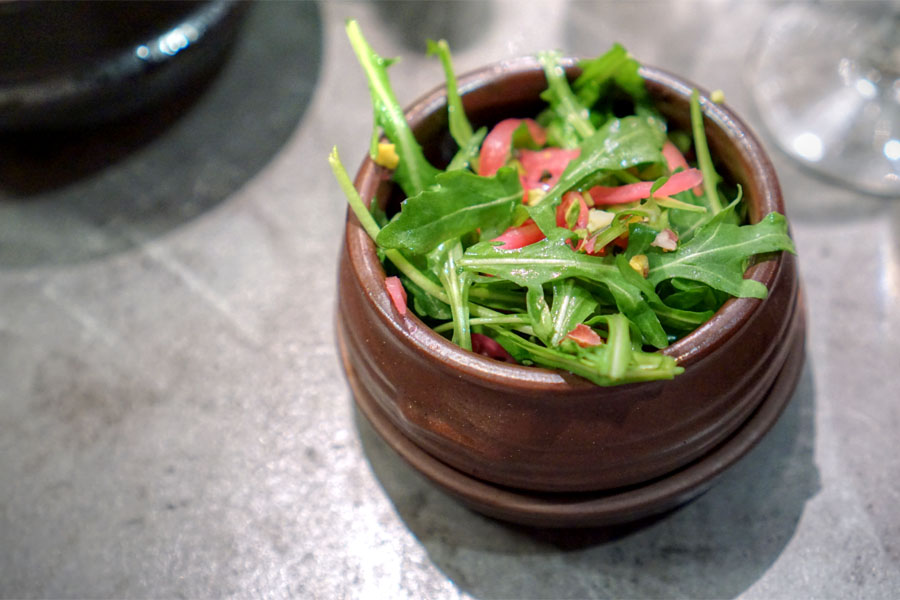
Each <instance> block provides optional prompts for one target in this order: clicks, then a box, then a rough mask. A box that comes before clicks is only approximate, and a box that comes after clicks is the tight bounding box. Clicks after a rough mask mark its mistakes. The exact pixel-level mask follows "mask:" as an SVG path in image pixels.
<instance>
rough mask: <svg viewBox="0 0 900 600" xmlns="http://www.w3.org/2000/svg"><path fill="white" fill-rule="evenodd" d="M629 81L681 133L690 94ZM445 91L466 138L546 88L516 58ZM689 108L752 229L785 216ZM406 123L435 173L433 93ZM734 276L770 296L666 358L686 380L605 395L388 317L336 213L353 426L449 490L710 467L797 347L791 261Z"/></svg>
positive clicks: (746, 142) (563, 488) (579, 487)
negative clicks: (406, 456) (459, 104)
mask: <svg viewBox="0 0 900 600" xmlns="http://www.w3.org/2000/svg"><path fill="white" fill-rule="evenodd" d="M567 64H568V67H567V70H568V72H569V75H570V76H574V75H575V74H577V68H576V67H575V66H574V61H569V62H568V63H567ZM642 74H643V75H644V77H645V79H646V81H647V87H648V90H649V92H650V94H651V96H652V97H653V98H654V100H655V102H656V103H657V105H658V107H659V109H660V111H661V112H662V113H663V114H664V115H665V117H666V118H667V119H668V120H669V123H670V127H674V128H678V129H684V130H686V131H689V130H690V117H689V108H688V106H689V105H688V99H689V96H690V90H691V87H692V86H690V85H689V84H687V83H685V82H683V81H681V80H679V79H677V78H675V77H673V76H671V75H669V74H666V73H664V72H662V71H659V70H656V69H652V68H647V67H645V68H643V70H642ZM459 84H460V90H461V92H462V94H463V101H464V104H465V107H466V111H467V114H468V115H469V118H470V119H471V121H472V122H473V125H476V126H480V125H490V124H492V123H494V122H496V121H498V120H500V119H501V118H505V117H510V116H533V115H534V114H536V112H537V111H538V110H539V108H540V106H541V102H540V100H539V97H538V96H539V94H540V92H541V91H543V90H544V88H545V85H546V82H545V79H544V75H543V72H542V70H541V68H540V66H539V65H538V64H537V62H536V61H534V60H532V59H518V60H515V61H507V62H503V63H499V64H497V65H494V66H491V67H488V68H486V69H483V70H480V71H477V72H474V73H472V74H469V75H467V76H464V77H461V78H460V79H459ZM702 106H703V111H704V114H705V119H706V135H707V137H708V141H709V145H710V148H711V150H712V153H713V155H714V156H715V157H717V160H718V168H719V170H720V172H721V173H722V174H723V175H725V176H726V177H727V178H729V179H731V180H732V181H734V182H735V183H739V184H740V185H741V186H742V188H743V192H744V199H745V201H746V202H747V204H748V206H749V209H750V210H749V215H750V220H751V221H752V222H756V221H757V220H759V219H760V218H761V217H762V216H764V215H766V214H767V213H769V212H771V211H777V212H780V213H784V212H785V208H784V205H783V201H782V197H781V191H780V188H779V185H778V181H777V179H776V176H775V173H774V170H773V168H772V165H771V164H770V162H769V160H768V158H767V157H766V156H765V154H764V152H763V150H762V148H761V146H760V145H759V143H758V142H757V141H756V139H755V138H754V136H753V135H752V133H751V132H750V131H749V130H748V128H747V127H746V126H745V125H744V124H743V123H742V122H741V121H740V119H738V118H737V117H736V116H735V115H734V114H733V113H732V112H731V111H729V110H728V109H727V108H725V107H724V106H720V105H716V104H713V103H712V102H710V101H708V100H707V99H706V98H705V97H704V98H703V99H702ZM407 118H408V120H409V122H410V124H411V126H412V128H413V130H414V132H415V134H416V136H417V138H418V139H419V141H420V143H421V144H422V145H423V147H424V148H425V151H426V154H427V155H428V156H429V158H430V159H431V160H432V161H433V162H435V163H436V164H440V163H442V162H446V161H447V160H448V158H449V155H450V153H452V151H453V149H454V147H453V144H452V141H451V140H450V137H449V134H448V132H447V117H446V105H445V96H444V89H443V88H438V89H436V90H434V91H433V92H431V93H430V94H428V95H426V96H425V97H423V98H422V99H420V100H419V101H418V102H416V103H415V104H414V105H413V106H412V108H410V109H409V110H408V112H407ZM356 186H357V189H358V190H359V191H360V194H361V195H362V197H363V199H364V200H365V201H366V202H369V201H370V199H372V198H375V199H376V201H378V202H383V203H386V202H389V201H396V199H397V191H396V189H395V186H394V185H393V184H392V183H391V182H390V180H389V178H388V177H387V174H386V173H385V172H384V171H383V170H382V169H381V168H379V167H377V166H376V165H375V164H374V163H373V162H372V161H371V160H369V159H368V158H367V159H366V160H365V161H364V162H363V164H362V166H361V168H360V170H359V173H358V175H357V178H356ZM745 276H746V277H752V278H753V279H755V280H757V281H760V282H762V283H764V284H765V285H766V287H767V288H768V289H769V296H768V298H767V299H766V300H764V301H761V300H755V299H733V300H730V301H728V302H727V303H726V304H725V305H724V306H723V307H722V308H721V309H720V310H719V311H718V312H717V313H716V314H715V316H714V317H713V318H712V319H711V320H710V321H709V322H707V323H706V324H705V325H703V326H702V327H700V328H699V329H697V330H696V331H694V332H693V333H691V334H690V335H688V336H686V337H684V338H683V339H681V340H679V341H678V342H676V343H675V344H673V345H672V346H670V347H669V348H667V349H666V350H665V352H666V353H667V354H669V355H671V356H673V357H675V358H676V359H677V361H678V363H679V364H681V365H682V366H684V367H685V372H684V373H683V374H682V375H679V376H677V377H676V378H675V379H674V380H672V381H659V382H649V383H636V384H627V385H622V386H618V387H609V388H604V387H598V386H595V385H594V384H592V383H589V382H587V381H585V380H583V379H581V378H579V377H576V376H573V375H571V374H568V373H565V372H558V371H551V370H546V369H541V368H536V367H524V366H517V365H509V364H505V363H500V362H497V361H494V360H492V359H489V358H485V357H482V356H479V355H476V354H473V353H470V352H467V351H464V350H462V349H460V348H459V347H457V346H455V345H454V344H452V343H451V342H449V341H447V340H446V339H444V338H443V337H441V336H440V335H438V334H435V333H434V332H433V331H431V330H430V329H429V328H428V327H427V326H426V325H425V324H423V323H422V321H420V320H419V319H418V318H417V317H416V316H415V315H413V314H411V313H407V314H406V315H405V316H400V315H399V313H398V312H397V311H396V310H395V308H394V307H393V305H392V304H391V301H390V299H389V298H388V295H387V293H386V291H385V286H384V278H385V275H384V271H383V269H382V267H381V264H380V263H379V261H378V259H377V257H376V255H375V252H374V245H373V243H372V241H371V240H370V239H369V238H368V236H367V235H366V233H365V232H364V231H363V229H362V228H361V227H360V225H359V223H358V222H357V220H356V219H355V218H354V217H353V216H352V215H350V216H349V217H348V220H347V227H346V238H345V244H344V247H343V251H342V254H341V259H340V272H339V301H338V313H337V324H338V335H339V340H340V344H341V351H342V358H343V361H344V365H345V368H346V369H347V372H348V375H350V377H349V379H350V382H351V385H352V387H353V392H354V395H355V397H356V399H357V402H358V404H359V405H360V407H361V408H362V409H363V413H364V414H369V415H371V414H373V411H377V412H378V414H379V416H380V418H382V419H384V420H386V421H387V422H389V423H390V424H391V426H392V427H394V428H396V431H398V432H399V433H400V434H401V435H402V436H404V438H405V440H408V441H409V442H410V443H411V444H413V445H414V446H415V447H416V448H418V449H421V450H422V451H424V453H426V455H428V456H430V457H432V458H434V459H436V460H437V461H439V462H440V463H443V465H446V466H449V467H450V468H452V469H454V470H455V471H457V472H459V473H460V474H461V476H462V477H468V478H472V479H473V480H480V482H481V483H487V484H489V485H494V486H499V487H503V488H514V489H518V490H525V491H531V492H597V491H602V490H612V489H617V488H622V487H623V486H634V485H636V484H641V483H642V482H648V481H650V480H654V479H658V478H661V477H663V476H666V475H667V474H671V473H674V472H675V471H677V470H678V469H681V468H684V467H685V466H686V465H689V464H691V463H692V462H696V461H698V460H699V459H702V458H703V457H704V456H707V455H710V453H711V452H713V451H714V450H715V449H716V448H717V447H718V446H720V445H721V444H723V443H724V442H725V441H726V440H727V439H728V438H729V436H732V435H733V434H735V432H736V431H738V430H739V428H741V427H742V425H743V424H744V423H745V422H746V421H747V420H748V419H749V418H750V417H751V415H752V414H753V413H754V411H756V410H757V408H758V407H759V406H760V405H761V403H762V402H763V401H764V400H766V399H767V398H768V397H769V395H770V393H771V390H772V389H773V382H775V380H776V377H778V376H779V375H780V374H782V370H783V367H784V365H785V363H786V361H787V359H788V356H789V354H790V353H791V352H794V353H796V352H797V351H798V350H797V348H802V339H800V338H802V336H803V335H804V331H803V326H802V322H803V318H802V317H803V315H802V309H801V308H800V302H799V284H798V276H797V266H796V261H795V259H794V257H793V256H792V255H790V254H787V253H785V254H783V255H780V256H778V257H777V258H773V259H770V260H766V261H764V262H759V263H758V264H755V265H753V266H752V267H750V268H749V269H748V271H747V273H746V275H745ZM798 339H800V343H799V344H798ZM792 348H793V350H792ZM800 363H802V361H797V360H793V361H792V362H791V364H792V365H799V364H800ZM792 369H793V372H792V373H791V374H790V379H789V385H787V386H785V385H784V384H782V385H781V386H780V387H779V390H780V391H779V394H780V395H781V396H782V397H784V396H785V394H787V395H788V396H789V395H790V393H791V392H792V390H793V387H794V385H795V383H796V376H795V375H796V372H799V366H794V367H792ZM782 379H784V377H782ZM782 399H783V398H782ZM760 435H761V434H760ZM426 474H427V473H426Z"/></svg>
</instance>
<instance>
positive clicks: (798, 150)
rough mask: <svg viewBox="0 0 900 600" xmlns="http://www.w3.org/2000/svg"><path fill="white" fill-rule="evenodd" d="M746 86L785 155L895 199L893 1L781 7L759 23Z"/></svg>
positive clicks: (899, 94)
mask: <svg viewBox="0 0 900 600" xmlns="http://www.w3.org/2000/svg"><path fill="white" fill-rule="evenodd" d="M750 67H751V68H750V69H749V84H750V88H751V92H752V94H753V98H754V100H755V102H756V105H757V108H758V109H759V113H760V117H761V118H762V120H763V123H764V124H765V126H766V128H767V129H768V132H769V134H770V135H771V136H772V138H774V140H775V141H776V143H777V144H778V145H779V146H780V147H781V149H782V150H784V151H785V152H786V153H788V154H789V155H791V156H793V157H794V158H796V159H797V160H799V161H801V162H802V163H804V164H805V165H807V166H809V167H810V168H812V169H814V170H816V171H817V172H819V173H821V174H823V175H826V176H827V177H830V178H833V179H836V180H838V181H841V182H843V183H844V184H847V185H849V186H851V187H853V188H855V189H859V190H863V191H867V192H871V193H875V194H882V195H888V196H898V197H900V2H853V3H850V4H848V5H835V4H829V3H816V2H811V3H801V4H796V3H792V4H787V5H785V6H783V7H781V8H780V9H779V10H777V11H775V12H774V13H773V15H772V16H771V17H770V19H769V20H768V21H767V22H766V24H765V25H764V27H763V29H762V31H761V33H760V35H759V38H758V39H757V43H756V44H755V46H754V48H753V51H752V53H751V64H750Z"/></svg>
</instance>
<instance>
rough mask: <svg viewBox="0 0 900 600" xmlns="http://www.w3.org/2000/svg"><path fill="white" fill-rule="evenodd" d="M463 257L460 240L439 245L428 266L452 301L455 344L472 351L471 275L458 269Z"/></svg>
mask: <svg viewBox="0 0 900 600" xmlns="http://www.w3.org/2000/svg"><path fill="white" fill-rule="evenodd" d="M461 257H462V244H461V243H460V241H459V239H455V240H451V241H448V242H445V243H443V244H441V245H439V246H438V247H437V248H435V249H434V250H432V251H431V252H430V253H429V254H428V266H429V268H430V269H431V271H432V272H433V273H435V274H436V275H437V277H438V279H439V280H440V282H441V285H443V286H444V291H445V292H446V293H447V297H448V299H449V300H450V303H449V304H450V312H451V314H452V316H453V342H454V343H455V344H457V345H459V346H460V347H462V348H464V349H466V350H471V349H472V337H471V331H470V330H469V299H468V295H469V285H470V284H471V275H470V274H469V273H467V272H465V271H461V270H460V269H457V262H458V261H459V259H460V258H461Z"/></svg>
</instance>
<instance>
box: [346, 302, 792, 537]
mask: <svg viewBox="0 0 900 600" xmlns="http://www.w3.org/2000/svg"><path fill="white" fill-rule="evenodd" d="M798 304H800V306H801V307H802V303H798ZM337 329H338V344H339V347H340V351H341V358H342V362H343V364H344V369H345V372H346V374H347V380H348V381H349V383H350V387H351V389H352V391H353V396H354V398H355V401H356V404H357V406H358V407H359V409H360V412H362V414H363V415H364V416H365V417H366V419H367V420H368V421H369V422H370V423H371V425H372V427H373V429H374V430H375V431H376V432H377V433H378V435H380V436H381V438H382V439H383V440H384V441H385V442H386V443H387V444H388V446H390V447H391V448H392V449H393V450H394V451H395V452H396V453H397V454H399V455H400V456H401V457H402V458H403V459H404V460H406V462H408V463H409V464H410V465H411V466H412V467H413V468H414V469H416V470H417V471H419V472H420V473H421V474H423V475H424V476H425V477H426V478H427V479H429V480H430V481H431V482H432V483H434V484H435V485H437V486H438V487H439V488H441V489H442V490H443V491H445V492H446V493H448V494H450V495H451V496H453V497H455V498H457V499H458V500H459V501H461V502H462V503H463V504H465V505H466V506H468V507H469V508H471V509H472V510H474V511H476V512H479V513H481V514H484V515H487V516H489V517H493V518H496V519H499V520H502V521H508V522H512V523H519V524H523V525H531V526H537V527H596V526H606V525H616V524H622V523H627V522H630V521H636V520H638V519H642V518H645V517H649V516H653V515H657V514H660V513H663V512H665V511H668V510H671V509H674V508H676V507H678V506H681V505H683V504H685V503H687V502H689V501H691V500H693V499H695V498H696V497H698V496H699V495H701V494H702V493H703V492H705V491H706V490H707V489H709V488H710V487H711V486H712V484H713V483H714V480H715V479H716V478H717V477H718V476H719V475H721V474H722V473H723V472H724V471H725V469H727V468H728V467H729V466H731V465H732V464H734V463H735V462H737V461H738V459H740V458H741V457H743V456H744V455H745V454H746V453H747V452H748V451H749V450H750V449H751V448H753V446H755V445H756V443H757V442H758V441H759V440H760V439H762V437H763V436H764V435H765V434H766V433H767V432H768V431H769V429H770V428H771V427H772V426H773V425H774V424H775V422H776V421H777V420H778V417H779V416H780V415H781V413H782V411H783V410H784V408H785V406H787V404H788V402H789V401H790V399H791V397H792V395H793V392H794V389H795V388H796V387H797V383H798V381H799V379H800V374H801V372H802V370H803V364H804V356H805V353H804V346H805V339H806V327H805V320H804V319H803V317H802V309H801V313H800V315H798V318H796V319H795V320H794V326H793V331H791V333H790V335H789V342H788V344H789V347H790V350H789V352H788V357H787V360H786V361H785V363H784V366H783V367H782V369H781V371H780V372H779V374H778V376H777V377H776V379H775V382H774V383H773V384H772V387H771V388H770V390H769V392H768V394H767V395H766V397H765V398H764V400H763V401H762V403H761V404H760V405H759V407H758V408H757V409H756V411H755V412H754V413H753V414H752V415H751V416H750V417H749V418H748V419H747V421H745V422H744V424H743V425H741V427H740V428H739V429H738V430H737V431H736V432H735V433H734V434H732V435H731V436H730V437H729V438H728V439H727V440H725V441H724V442H723V443H721V444H720V445H719V446H717V447H716V448H715V449H714V450H712V451H711V452H709V453H708V454H706V455H705V456H704V457H702V458H700V459H699V460H697V461H695V462H693V463H691V464H689V465H687V466H686V467H683V468H681V469H679V470H677V471H675V472H673V473H670V474H668V475H665V476H663V477H660V478H658V479H655V480H653V481H649V482H646V483H643V484H639V485H635V486H631V487H628V488H621V489H617V490H604V491H602V492H596V493H592V492H585V493H558V494H552V493H534V492H527V491H522V490H516V489H512V488H507V487H502V486H496V485H493V484H491V483H490V482H487V481H483V480H480V479H475V478H473V477H470V476H468V475H466V474H464V473H461V472H460V471H457V470H456V469H454V468H452V467H450V466H448V465H446V464H444V463H443V462H441V461H439V460H437V459H435V458H434V457H432V456H431V455H430V454H428V453H426V452H425V451H423V450H422V449H420V448H419V447H418V446H416V445H415V444H413V442H412V441H410V440H409V439H408V438H407V437H406V436H404V435H403V434H402V433H401V432H400V430H399V429H398V428H397V427H396V426H395V425H393V424H392V423H391V422H390V419H389V418H388V416H387V415H386V414H385V413H384V412H383V410H382V409H381V408H380V407H379V406H378V404H377V403H376V402H375V401H374V400H373V399H372V398H371V396H370V395H369V394H368V393H367V392H366V390H365V389H363V388H362V387H361V386H360V384H359V381H358V380H357V378H356V377H355V374H354V370H353V365H352V364H351V363H350V362H349V361H348V360H347V356H346V351H345V346H344V332H343V326H342V324H341V323H340V322H339V323H338V328H337Z"/></svg>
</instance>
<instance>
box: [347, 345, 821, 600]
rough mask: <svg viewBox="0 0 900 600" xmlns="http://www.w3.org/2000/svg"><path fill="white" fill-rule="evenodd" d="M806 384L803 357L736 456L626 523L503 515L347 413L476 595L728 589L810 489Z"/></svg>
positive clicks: (772, 552)
mask: <svg viewBox="0 0 900 600" xmlns="http://www.w3.org/2000/svg"><path fill="white" fill-rule="evenodd" d="M814 410H815V389H814V384H813V377H812V370H811V366H810V364H809V363H808V362H807V364H806V366H805V368H804V371H803V374H802V377H801V380H800V383H799V385H798V388H797V390H796V392H795V393H794V397H793V398H792V401H791V402H790V403H789V404H788V406H787V408H786V409H785V412H784V413H783V414H782V416H781V418H780V419H779V421H778V422H777V423H776V424H775V426H774V427H773V428H772V430H771V431H770V432H769V433H768V434H767V435H766V436H765V437H764V438H763V439H762V440H761V441H760V443H759V445H757V446H756V447H755V448H754V449H753V450H752V451H751V452H750V453H749V454H748V455H747V456H745V457H744V458H743V459H742V460H740V461H739V462H738V463H737V464H735V465H734V466H733V467H732V468H731V469H730V470H729V471H727V472H726V473H725V474H724V475H723V476H722V477H721V479H720V480H719V481H718V483H717V484H716V485H714V486H713V488H712V489H711V490H710V491H708V492H707V493H706V494H705V495H703V496H701V497H700V498H699V499H697V500H695V501H694V502H692V503H690V504H688V505H687V506H684V507H682V508H680V509H678V510H675V511H672V512H670V513H668V514H666V515H662V516H660V517H656V518H652V519H647V520H644V521H641V522H638V523H632V524H627V525H621V526H616V527H607V528H599V529H581V530H542V529H533V528H529V527H520V526H515V525H508V524H504V523H500V522H497V521H494V520H492V519H489V518H486V517H483V516H481V515H478V514H476V513H473V512H471V511H469V510H467V509H466V508H464V507H463V506H462V505H460V504H459V503H457V502H456V501H454V500H453V499H451V498H450V497H449V496H447V495H445V494H444V493H442V492H440V491H439V490H438V489H437V488H435V487H433V486H432V485H431V484H430V483H429V482H427V481H426V480H425V479H424V478H423V477H422V476H420V475H419V474H418V473H417V472H415V471H413V470H412V469H411V468H410V467H409V466H408V465H407V464H406V463H405V462H403V461H402V459H400V458H399V457H398V456H397V455H396V454H394V453H393V452H392V451H391V450H390V449H389V447H388V446H387V445H386V444H385V443H384V442H383V441H382V440H381V439H380V438H379V437H378V436H377V434H376V433H375V432H374V430H372V429H371V426H370V425H369V424H368V423H367V422H366V420H365V418H363V417H361V416H359V415H357V423H358V427H359V430H360V434H361V438H362V443H363V446H364V449H365V451H366V455H367V456H368V458H369V461H370V464H371V465H372V468H373V470H374V472H375V474H376V476H377V478H378V480H379V481H380V482H381V485H382V486H383V487H384V489H385V491H386V492H387V494H388V496H389V497H390V498H391V500H392V501H393V503H394V505H395V507H396V510H397V512H398V514H399V516H400V517H401V518H402V519H403V521H404V522H405V523H406V525H407V526H408V527H409V528H410V530H411V531H412V532H413V533H414V534H415V535H416V537H417V538H418V539H419V540H420V541H421V543H422V544H423V546H424V547H425V548H426V550H427V551H428V554H429V556H430V558H431V559H432V561H433V562H434V564H435V565H436V566H437V567H438V568H439V569H441V570H442V571H443V572H444V573H446V574H447V576H448V577H449V578H450V579H451V580H453V582H454V583H455V584H456V585H458V586H459V587H460V588H461V589H462V590H464V591H465V592H467V593H469V594H472V595H473V596H476V597H485V598H489V597H515V598H545V597H548V598H549V597H552V598H566V597H596V596H618V597H673V596H679V597H694V598H700V597H715V598H724V597H733V596H736V595H738V594H740V593H741V592H742V591H744V590H746V589H747V588H748V587H750V586H751V585H752V584H753V583H754V582H755V581H757V580H758V579H759V577H760V576H761V575H762V574H763V573H765V572H766V570H767V569H768V568H769V566H770V565H771V564H772V563H773V562H774V561H775V560H776V559H777V558H778V556H779V555H780V554H781V552H782V551H783V549H784V547H785V545H786V544H787V542H788V541H789V540H790V539H791V537H792V536H793V534H794V530H795V528H796V526H797V523H798V521H799V519H800V517H801V515H802V513H803V509H804V506H805V503H806V501H807V500H808V499H809V498H810V497H812V496H813V495H814V494H815V493H816V492H817V490H818V489H819V475H818V471H817V469H816V467H815V464H814V462H813V446H814V441H815V430H814Z"/></svg>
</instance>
